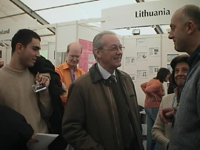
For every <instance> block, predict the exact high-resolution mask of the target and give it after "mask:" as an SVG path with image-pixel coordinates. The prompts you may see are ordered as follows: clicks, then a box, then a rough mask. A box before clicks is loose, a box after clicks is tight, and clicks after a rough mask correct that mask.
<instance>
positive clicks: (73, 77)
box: [70, 71, 75, 82]
mask: <svg viewBox="0 0 200 150" xmlns="http://www.w3.org/2000/svg"><path fill="white" fill-rule="evenodd" d="M70 75H71V80H72V82H74V80H75V73H74V71H71V72H70Z"/></svg>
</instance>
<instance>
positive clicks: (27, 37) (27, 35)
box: [11, 29, 41, 54]
mask: <svg viewBox="0 0 200 150" xmlns="http://www.w3.org/2000/svg"><path fill="white" fill-rule="evenodd" d="M33 38H35V39H38V40H39V41H41V39H40V36H39V35H38V34H37V33H36V32H34V31H32V30H29V29H21V30H19V31H18V32H17V33H16V34H15V35H14V36H13V38H12V42H11V47H12V54H13V53H14V51H15V47H16V45H17V43H21V44H22V45H23V46H24V47H26V46H27V45H28V44H29V43H30V42H31V41H32V39H33Z"/></svg>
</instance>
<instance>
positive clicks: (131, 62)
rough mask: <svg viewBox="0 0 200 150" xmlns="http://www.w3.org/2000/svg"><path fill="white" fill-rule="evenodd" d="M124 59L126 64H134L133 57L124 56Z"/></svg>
mask: <svg viewBox="0 0 200 150" xmlns="http://www.w3.org/2000/svg"><path fill="white" fill-rule="evenodd" d="M125 61H126V63H125V64H126V66H130V65H134V64H135V57H126V58H125Z"/></svg>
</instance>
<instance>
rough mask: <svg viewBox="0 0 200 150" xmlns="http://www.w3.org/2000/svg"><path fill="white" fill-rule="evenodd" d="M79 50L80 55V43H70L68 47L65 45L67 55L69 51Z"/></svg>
mask: <svg viewBox="0 0 200 150" xmlns="http://www.w3.org/2000/svg"><path fill="white" fill-rule="evenodd" d="M74 48H75V49H80V51H81V53H82V46H81V44H80V43H78V42H72V43H70V44H69V45H67V51H66V52H67V53H69V51H70V50H71V49H72V50H73V49H74Z"/></svg>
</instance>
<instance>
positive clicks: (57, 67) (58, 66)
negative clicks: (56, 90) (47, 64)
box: [55, 62, 66, 69]
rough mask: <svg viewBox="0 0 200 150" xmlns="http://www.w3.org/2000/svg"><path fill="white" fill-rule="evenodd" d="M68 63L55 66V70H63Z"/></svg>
mask: <svg viewBox="0 0 200 150" xmlns="http://www.w3.org/2000/svg"><path fill="white" fill-rule="evenodd" d="M65 63H66V62H64V63H62V64H60V65H57V66H55V69H63V67H64V65H65Z"/></svg>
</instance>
